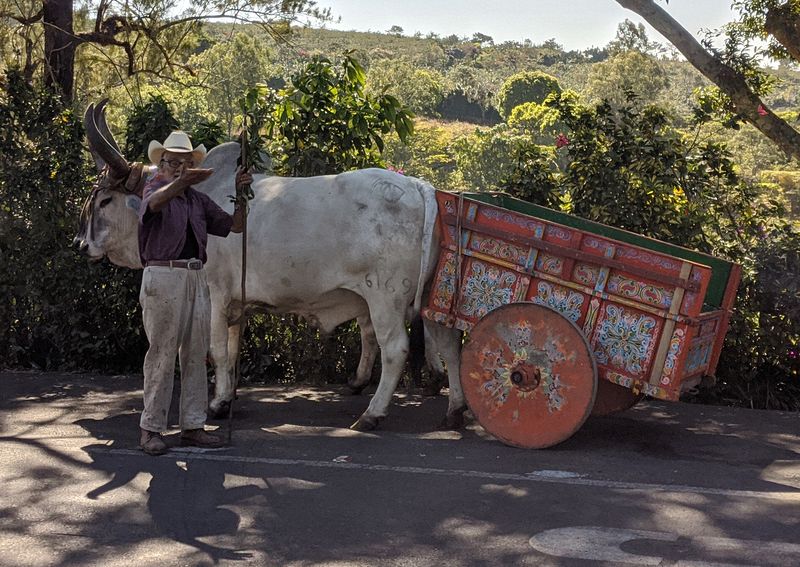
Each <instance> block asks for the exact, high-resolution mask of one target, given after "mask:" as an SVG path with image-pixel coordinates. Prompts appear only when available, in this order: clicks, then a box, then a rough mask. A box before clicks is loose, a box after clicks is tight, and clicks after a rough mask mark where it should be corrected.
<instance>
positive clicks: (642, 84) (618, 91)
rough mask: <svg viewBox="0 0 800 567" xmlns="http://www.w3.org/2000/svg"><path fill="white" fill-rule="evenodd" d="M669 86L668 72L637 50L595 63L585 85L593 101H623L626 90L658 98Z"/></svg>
mask: <svg viewBox="0 0 800 567" xmlns="http://www.w3.org/2000/svg"><path fill="white" fill-rule="evenodd" d="M667 86H668V83H667V75H666V74H665V73H664V72H663V71H662V70H661V67H660V65H659V63H658V61H656V60H655V59H653V58H652V57H650V56H648V55H645V54H643V53H640V52H638V51H624V52H622V53H619V54H617V55H615V56H613V57H611V58H610V59H607V60H606V61H603V62H602V63H597V64H596V65H593V66H592V69H591V71H590V72H589V78H588V82H587V85H586V96H587V97H588V98H589V99H590V100H595V101H599V100H608V101H611V102H613V103H615V104H623V103H624V102H625V100H626V96H627V95H626V93H628V92H635V93H636V94H638V95H640V96H642V97H647V98H646V99H643V100H647V101H652V100H654V99H656V98H657V97H658V96H659V94H660V93H661V92H662V91H664V89H666V87H667Z"/></svg>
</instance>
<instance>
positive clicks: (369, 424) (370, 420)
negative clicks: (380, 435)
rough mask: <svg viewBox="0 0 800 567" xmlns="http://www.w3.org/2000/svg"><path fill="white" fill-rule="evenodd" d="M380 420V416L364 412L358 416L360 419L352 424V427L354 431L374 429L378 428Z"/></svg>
mask: <svg viewBox="0 0 800 567" xmlns="http://www.w3.org/2000/svg"><path fill="white" fill-rule="evenodd" d="M379 422H380V418H377V417H372V416H371V415H367V414H364V415H362V416H361V417H359V418H358V421H356V422H355V423H354V424H353V425H351V426H350V429H352V430H353V431H372V430H374V429H377V427H378V423H379Z"/></svg>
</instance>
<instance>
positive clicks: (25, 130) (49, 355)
mask: <svg viewBox="0 0 800 567" xmlns="http://www.w3.org/2000/svg"><path fill="white" fill-rule="evenodd" d="M3 86H4V91H3V92H4V96H3V98H2V99H1V100H0V203H2V204H1V205H0V264H2V266H3V269H2V270H0V365H1V366H7V367H27V368H30V367H35V368H44V369H62V370H71V369H103V370H105V371H113V370H126V369H130V368H131V367H133V366H134V365H139V364H141V359H142V356H143V354H144V348H145V345H146V340H145V339H144V337H143V333H142V331H141V322H140V316H139V314H138V290H139V281H140V278H141V274H140V273H137V272H132V271H128V270H123V269H118V268H114V267H110V266H108V265H102V264H95V265H89V264H88V263H87V262H86V260H85V259H84V258H81V257H79V256H78V255H77V254H76V253H74V252H73V251H72V250H71V249H70V242H71V240H72V238H73V236H74V234H75V230H76V228H77V222H76V220H77V218H78V215H79V211H80V207H81V205H82V203H83V200H84V199H85V198H86V196H87V194H88V189H89V186H90V183H91V177H90V176H89V169H88V168H87V163H86V161H85V156H84V154H83V150H82V147H83V146H82V142H83V129H82V127H81V124H80V121H79V119H78V117H76V116H75V115H74V114H73V113H72V112H71V111H69V110H66V111H65V110H63V109H62V108H63V107H62V105H61V103H60V101H59V99H58V98H57V97H56V96H55V95H53V94H51V93H48V92H45V91H39V90H35V89H33V88H32V87H30V86H29V85H28V84H27V83H26V82H25V81H24V80H23V78H22V77H21V76H20V74H19V73H17V72H14V71H9V72H8V73H7V74H6V76H5V80H4V85H3Z"/></svg>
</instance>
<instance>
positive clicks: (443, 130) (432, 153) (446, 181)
mask: <svg viewBox="0 0 800 567" xmlns="http://www.w3.org/2000/svg"><path fill="white" fill-rule="evenodd" d="M466 128H467V129H468V130H469V131H470V132H471V131H472V130H473V128H472V127H470V126H468V125H467V126H466ZM459 135H461V134H459V132H457V131H456V127H455V126H454V125H453V124H446V123H443V122H440V121H435V120H417V122H416V125H415V127H414V133H413V134H412V135H411V136H410V137H409V138H408V139H407V140H406V142H401V141H400V139H399V137H398V136H389V137H388V138H387V140H386V151H385V152H384V157H385V159H386V161H387V163H390V164H392V166H393V167H394V168H395V169H397V170H401V171H403V173H405V174H406V175H411V176H414V177H419V178H422V179H425V180H426V181H428V182H429V183H430V184H431V185H433V186H434V187H436V188H437V189H443V190H452V191H454V190H457V189H459V188H461V186H462V182H461V176H460V175H459V174H458V171H457V164H456V157H455V155H454V153H453V151H452V147H451V146H452V144H453V141H454V139H455V138H456V137H457V136H459Z"/></svg>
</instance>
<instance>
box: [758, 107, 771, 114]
mask: <svg viewBox="0 0 800 567" xmlns="http://www.w3.org/2000/svg"><path fill="white" fill-rule="evenodd" d="M767 114H769V113H768V112H767V109H766V108H764V105H762V104H759V105H758V115H759V116H766V115H767Z"/></svg>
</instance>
